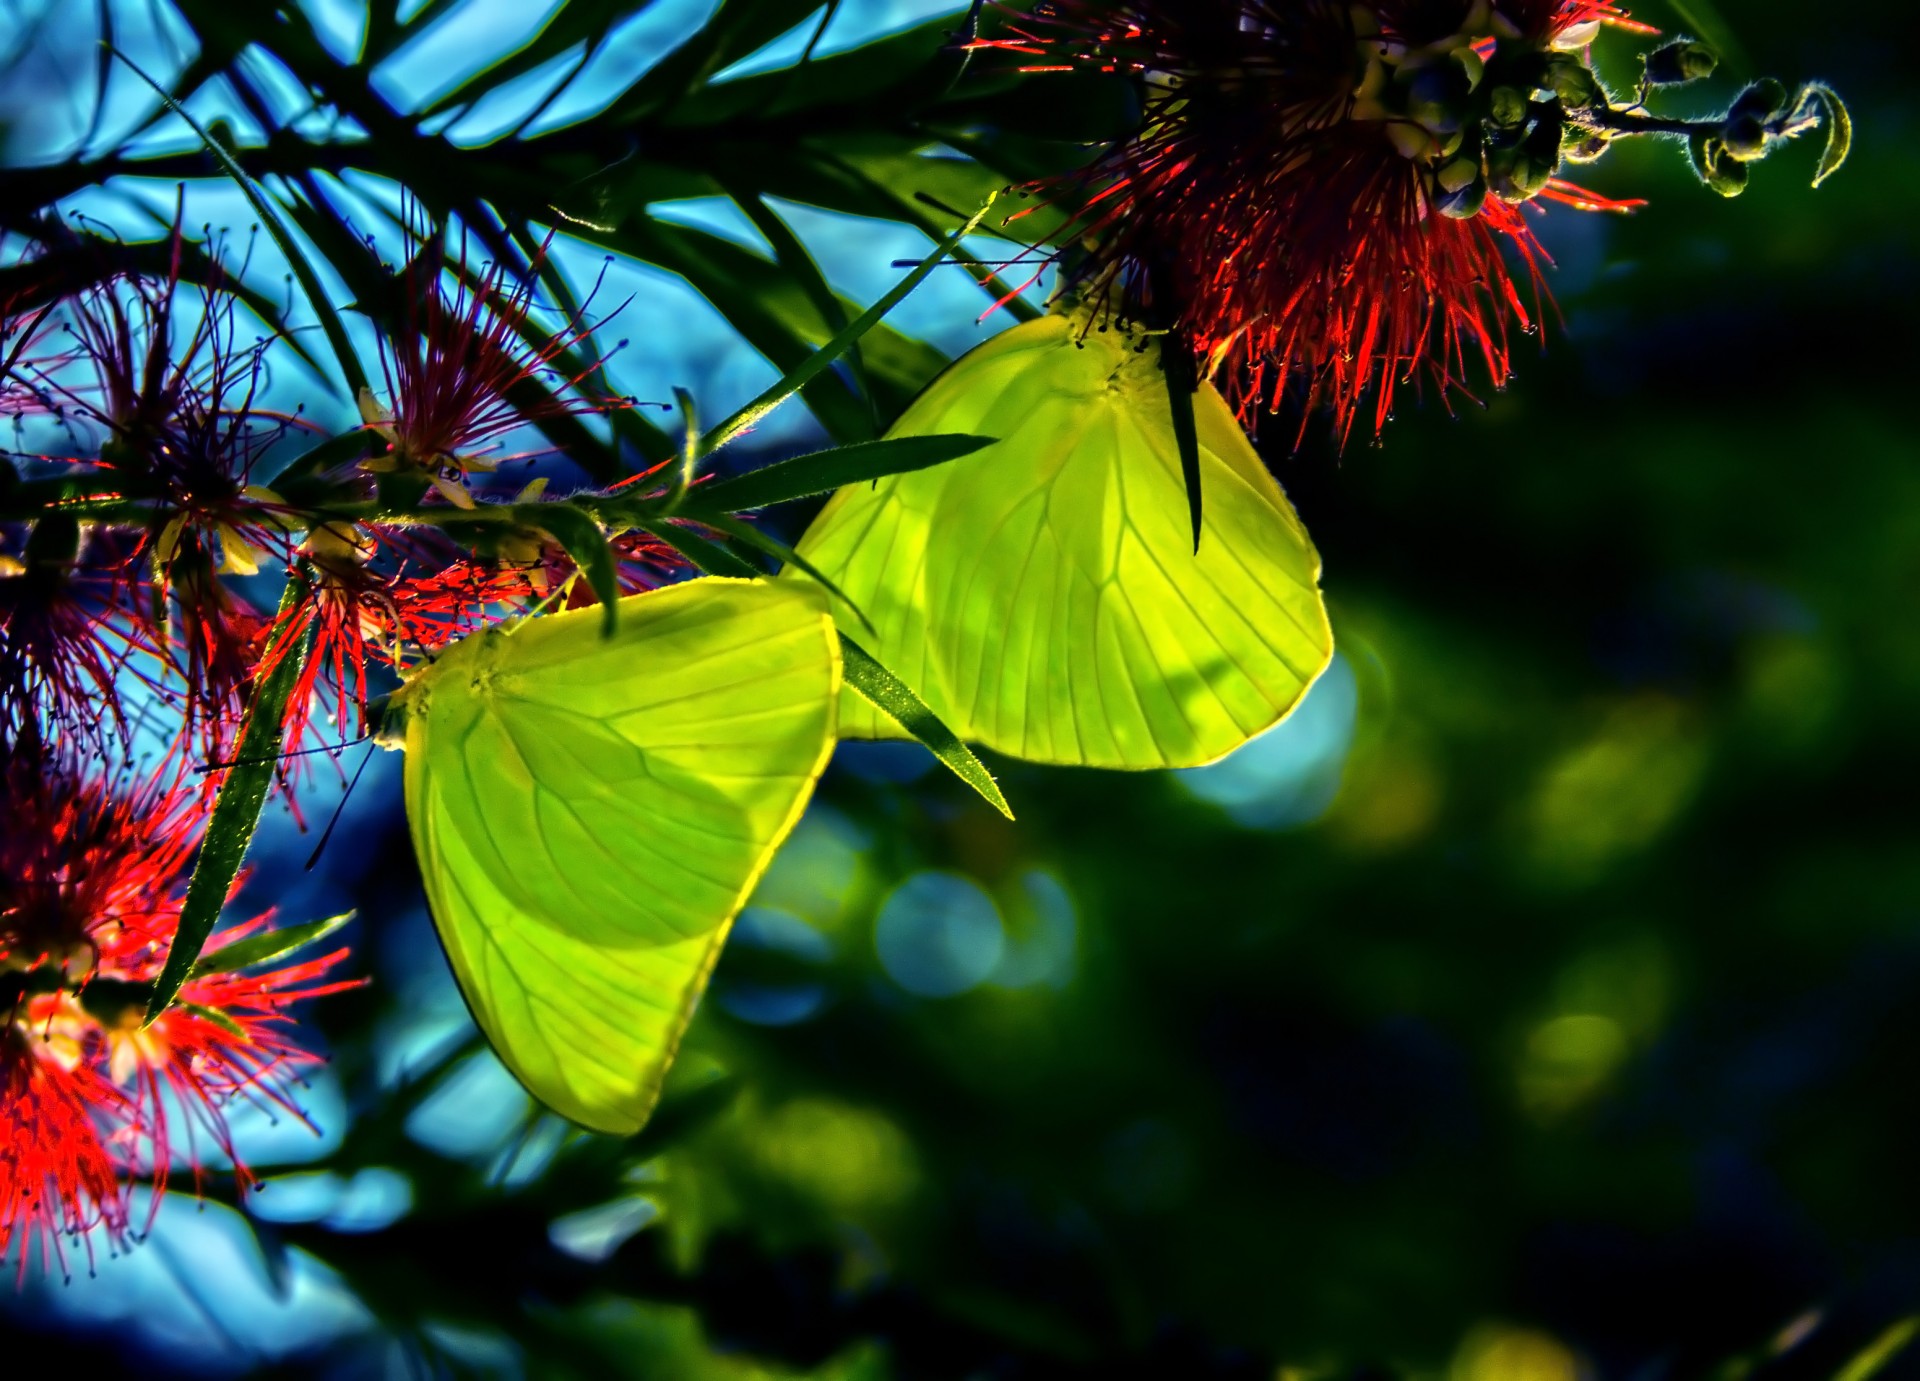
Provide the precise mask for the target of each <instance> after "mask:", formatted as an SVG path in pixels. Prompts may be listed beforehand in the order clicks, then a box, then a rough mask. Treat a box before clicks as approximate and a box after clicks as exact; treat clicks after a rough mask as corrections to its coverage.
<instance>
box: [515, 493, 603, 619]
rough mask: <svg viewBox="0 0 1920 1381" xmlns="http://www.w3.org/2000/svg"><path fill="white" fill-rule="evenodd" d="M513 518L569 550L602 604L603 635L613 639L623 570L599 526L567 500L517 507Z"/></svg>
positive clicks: (568, 552) (574, 562)
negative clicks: (544, 532)
mask: <svg viewBox="0 0 1920 1381" xmlns="http://www.w3.org/2000/svg"><path fill="white" fill-rule="evenodd" d="M513 517H514V521H516V522H519V523H524V524H525V525H526V526H528V527H537V528H540V529H542V530H544V531H546V532H550V533H552V534H553V537H554V539H555V540H556V541H558V542H559V543H560V545H561V546H563V547H565V548H566V549H567V555H568V556H571V557H572V558H573V564H574V565H575V566H577V567H579V569H580V574H581V575H582V576H583V577H584V578H585V579H586V582H587V588H589V589H590V590H592V591H593V593H594V597H595V598H596V599H598V600H599V601H600V609H601V615H600V619H601V627H602V632H603V633H604V635H605V636H606V637H609V638H611V637H612V636H613V633H614V629H615V627H616V626H618V624H619V621H620V570H619V564H618V563H617V562H616V561H615V560H614V556H613V548H612V547H610V546H609V545H607V534H606V533H605V532H604V531H602V530H601V527H600V524H599V523H597V522H595V521H594V520H593V517H592V516H591V515H590V514H587V513H584V512H582V511H581V510H580V509H577V508H575V507H574V506H573V505H572V504H569V503H566V502H565V501H555V502H553V503H529V504H516V505H514V509H513Z"/></svg>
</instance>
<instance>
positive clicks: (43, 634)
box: [0, 513, 156, 751]
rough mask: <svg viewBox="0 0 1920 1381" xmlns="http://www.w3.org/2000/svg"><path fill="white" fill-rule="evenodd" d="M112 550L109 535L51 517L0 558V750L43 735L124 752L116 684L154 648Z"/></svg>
mask: <svg viewBox="0 0 1920 1381" xmlns="http://www.w3.org/2000/svg"><path fill="white" fill-rule="evenodd" d="M7 535H8V536H12V535H14V534H7ZM116 545H117V541H116V535H115V534H112V533H105V532H98V531H93V532H89V531H86V530H84V529H82V528H81V526H80V524H78V523H77V522H74V521H73V520H72V519H70V518H67V517H66V516H64V515H62V514H59V513H54V514H49V515H47V516H45V517H42V518H41V519H40V520H39V521H38V522H37V523H36V524H35V525H34V526H33V527H32V529H31V530H30V531H29V532H28V534H27V535H26V537H25V538H24V540H21V541H19V543H18V548H19V552H20V554H19V555H18V556H14V555H12V554H11V553H9V552H0V745H11V744H18V743H22V742H27V741H31V740H33V739H36V738H38V737H40V736H43V735H46V736H52V737H56V738H65V739H68V740H71V741H73V742H76V743H81V744H85V745H86V746H88V747H89V748H92V749H95V750H99V751H106V750H107V749H108V748H109V746H110V744H109V740H112V739H115V738H118V739H120V740H121V744H120V745H119V746H124V739H125V734H126V719H125V716H124V714H123V713H122V711H121V702H120V693H121V686H120V684H119V682H120V678H121V676H122V675H131V676H133V677H136V678H138V677H142V676H144V675H146V674H148V673H147V672H145V671H143V670H142V665H143V664H144V665H145V666H147V667H151V665H152V662H151V658H152V656H153V654H154V653H155V651H156V649H155V648H154V647H153V646H152V645H151V643H150V642H149V641H148V639H147V637H146V635H145V631H144V627H143V618H142V613H141V611H140V610H139V609H138V608H137V606H136V605H135V604H134V603H133V598H134V585H135V584H136V583H137V581H134V580H130V579H129V566H130V562H129V557H128V553H127V552H126V551H124V550H123V551H116V550H115V547H116Z"/></svg>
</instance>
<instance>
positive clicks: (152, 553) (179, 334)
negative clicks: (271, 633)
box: [32, 218, 301, 751]
mask: <svg viewBox="0 0 1920 1381" xmlns="http://www.w3.org/2000/svg"><path fill="white" fill-rule="evenodd" d="M171 244H172V254H171V257H170V260H169V263H170V269H169V271H168V273H167V274H166V275H165V276H164V277H156V278H143V277H139V276H135V275H128V274H113V275H110V276H109V277H108V278H107V279H106V280H105V281H103V282H101V283H99V284H97V285H95V286H94V287H92V288H90V289H88V290H86V291H85V292H83V293H80V294H79V295H78V296H76V297H75V298H74V299H73V300H72V301H70V302H69V303H67V304H66V306H65V309H64V312H63V317H64V321H65V324H66V328H67V330H68V332H69V333H70V335H71V338H72V342H73V346H72V349H71V350H70V351H69V352H68V355H67V357H66V358H65V359H64V360H63V361H62V362H61V364H60V365H59V367H56V368H36V369H34V370H33V371H32V372H33V375H34V387H35V390H36V392H37V394H38V396H40V397H42V398H43V399H45V400H47V402H48V403H49V404H50V405H57V406H58V407H59V408H60V410H61V412H62V415H63V416H64V417H65V418H66V419H67V421H68V424H69V426H70V427H71V428H72V429H73V431H74V432H75V435H76V439H78V438H80V437H84V436H86V435H87V434H89V433H91V434H92V439H95V440H97V443H98V453H97V456H96V457H94V458H92V459H85V460H71V461H68V462H66V463H67V464H68V465H70V466H72V467H73V468H76V469H80V470H83V471H91V472H93V473H95V474H98V475H106V476H110V477H111V480H112V482H113V483H114V484H115V485H116V487H117V491H118V493H119V495H120V496H121V497H122V498H124V499H126V500H128V501H130V502H137V503H139V504H140V505H142V506H143V508H144V511H145V513H146V518H145V526H144V529H136V531H137V532H138V547H137V550H136V551H135V553H134V554H133V555H134V557H135V560H133V561H130V562H129V563H128V568H127V570H126V572H125V573H124V574H125V576H126V583H127V585H128V587H129V588H128V590H127V597H126V598H125V599H124V600H123V601H122V605H123V607H124V609H125V611H126V613H127V614H128V615H129V616H130V617H131V618H132V619H133V620H134V621H135V624H136V626H137V629H138V641H139V643H140V644H141V645H142V647H143V648H144V649H145V650H147V651H150V652H151V653H152V654H153V655H154V656H155V657H156V658H157V659H159V660H160V661H161V662H162V663H163V664H164V668H165V670H167V671H170V672H171V676H170V677H166V678H162V679H164V680H167V681H169V682H170V683H171V684H168V685H166V686H165V687H164V688H163V692H162V693H163V695H165V696H166V697H168V698H172V699H175V700H177V701H178V703H179V704H180V705H181V706H182V708H183V712H184V718H185V721H186V731H187V733H188V734H189V736H192V737H196V738H198V739H200V740H201V741H202V742H203V743H204V744H206V745H207V746H209V747H210V748H212V749H214V750H215V751H217V749H218V746H219V745H220V744H221V743H222V742H224V739H225V737H226V736H227V735H228V733H229V731H230V730H231V729H232V728H233V727H234V722H235V720H236V718H237V716H238V713H239V710H240V708H241V707H242V706H243V705H244V703H245V698H246V694H247V692H248V689H249V687H250V685H251V682H252V677H253V671H254V665H253V664H254V661H255V659H256V658H257V656H258V653H259V651H260V645H259V633H260V631H261V629H262V628H263V627H264V625H265V620H263V619H262V618H261V617H260V615H259V614H258V612H257V611H255V610H253V609H252V608H251V606H249V605H248V604H247V602H246V601H245V600H243V599H241V598H239V597H238V596H237V595H236V594H234V592H233V591H231V590H229V589H227V588H226V587H225V586H224V585H223V584H222V582H221V579H220V577H221V576H223V575H252V574H254V573H256V572H257V571H258V570H259V569H260V566H261V563H262V562H263V561H265V560H267V559H268V558H269V557H271V558H274V559H276V560H279V561H284V560H286V559H287V558H288V557H289V556H290V554H291V548H292V535H291V534H292V531H293V530H296V529H297V528H298V526H299V525H300V523H301V519H300V517H299V515H298V514H297V513H294V512H292V511H290V510H289V508H288V506H287V505H285V504H283V503H282V502H281V501H280V499H279V498H278V496H276V495H275V494H273V493H272V492H271V491H270V490H267V489H264V488H262V487H261V486H259V485H257V484H255V483H254V470H255V467H256V465H257V464H258V463H259V462H260V460H261V458H262V457H263V456H264V455H265V454H266V453H267V451H268V450H269V449H270V448H271V447H272V446H273V445H274V444H275V443H277V442H278V441H280V440H281V439H282V438H283V437H284V436H285V435H286V434H287V432H288V431H289V429H291V428H293V427H296V426H298V425H300V424H299V423H298V421H297V419H294V418H290V417H287V416H285V415H282V414H279V413H276V412H272V411H269V410H266V409H265V408H263V407H262V406H261V403H260V391H261V387H262V383H263V380H264V378H265V367H266V349H267V346H268V344H269V343H270V342H269V341H267V340H264V339H257V340H253V341H250V342H248V341H244V340H243V326H242V316H241V309H240V304H239V303H238V302H237V301H236V299H235V298H234V297H233V296H232V295H231V294H229V293H226V292H223V291H221V290H220V288H219V286H218V278H217V276H216V283H215V286H213V287H207V288H200V289H197V290H196V289H195V288H194V286H193V285H192V284H190V283H187V282H185V281H184V280H183V279H182V277H181V265H182V260H183V255H184V251H185V244H186V242H185V240H184V238H183V236H182V233H181V230H180V226H179V221H178V218H176V221H175V225H174V229H173V235H172V241H171ZM176 634H177V637H176Z"/></svg>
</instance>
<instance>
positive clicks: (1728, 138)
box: [1720, 115, 1768, 163]
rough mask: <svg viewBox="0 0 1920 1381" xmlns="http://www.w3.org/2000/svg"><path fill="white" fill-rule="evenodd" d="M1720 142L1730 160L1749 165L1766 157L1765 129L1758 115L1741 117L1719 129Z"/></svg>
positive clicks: (1729, 121)
mask: <svg viewBox="0 0 1920 1381" xmlns="http://www.w3.org/2000/svg"><path fill="white" fill-rule="evenodd" d="M1720 142H1721V144H1722V145H1723V146H1724V147H1725V149H1726V151H1727V155H1728V157H1730V158H1734V159H1737V160H1738V161H1740V162H1742V163H1751V162H1753V161H1754V160H1755V159H1757V158H1762V157H1765V156H1766V152H1767V142H1768V140H1767V127H1766V124H1765V123H1764V122H1763V121H1762V120H1761V119H1760V117H1759V116H1758V115H1741V116H1737V117H1736V118H1734V119H1731V120H1728V121H1727V123H1726V124H1725V125H1723V126H1722V127H1721V129H1720Z"/></svg>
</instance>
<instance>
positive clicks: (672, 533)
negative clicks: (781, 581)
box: [640, 523, 766, 580]
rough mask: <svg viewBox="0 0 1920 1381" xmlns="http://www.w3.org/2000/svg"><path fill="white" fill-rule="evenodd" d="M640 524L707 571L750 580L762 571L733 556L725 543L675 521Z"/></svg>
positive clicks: (709, 573) (700, 568) (710, 573)
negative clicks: (708, 538)
mask: <svg viewBox="0 0 1920 1381" xmlns="http://www.w3.org/2000/svg"><path fill="white" fill-rule="evenodd" d="M640 526H641V528H642V529H643V530H645V531H646V532H648V533H649V534H651V535H652V536H655V537H658V538H659V539H660V540H661V541H662V542H665V543H666V544H667V545H668V546H670V547H672V548H673V549H674V550H675V551H677V552H679V553H680V554H681V555H682V556H684V557H686V558H687V560H689V561H691V562H692V563H693V564H694V566H695V568H696V569H698V570H700V571H701V572H703V573H705V574H707V575H731V576H737V577H739V578H740V579H742V580H753V579H755V578H757V577H759V576H763V575H765V574H766V572H765V571H763V570H761V569H759V568H758V567H757V566H755V565H754V564H753V563H752V562H750V561H746V560H743V559H742V558H740V557H738V556H735V555H734V554H733V553H732V552H731V551H729V550H727V549H726V548H725V547H723V546H721V545H719V544H718V543H716V542H709V541H708V540H707V539H706V538H704V537H702V536H701V535H700V534H699V533H697V532H693V531H691V530H690V529H688V528H684V527H681V526H680V525H679V524H678V523H642V524H641V525H640Z"/></svg>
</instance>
